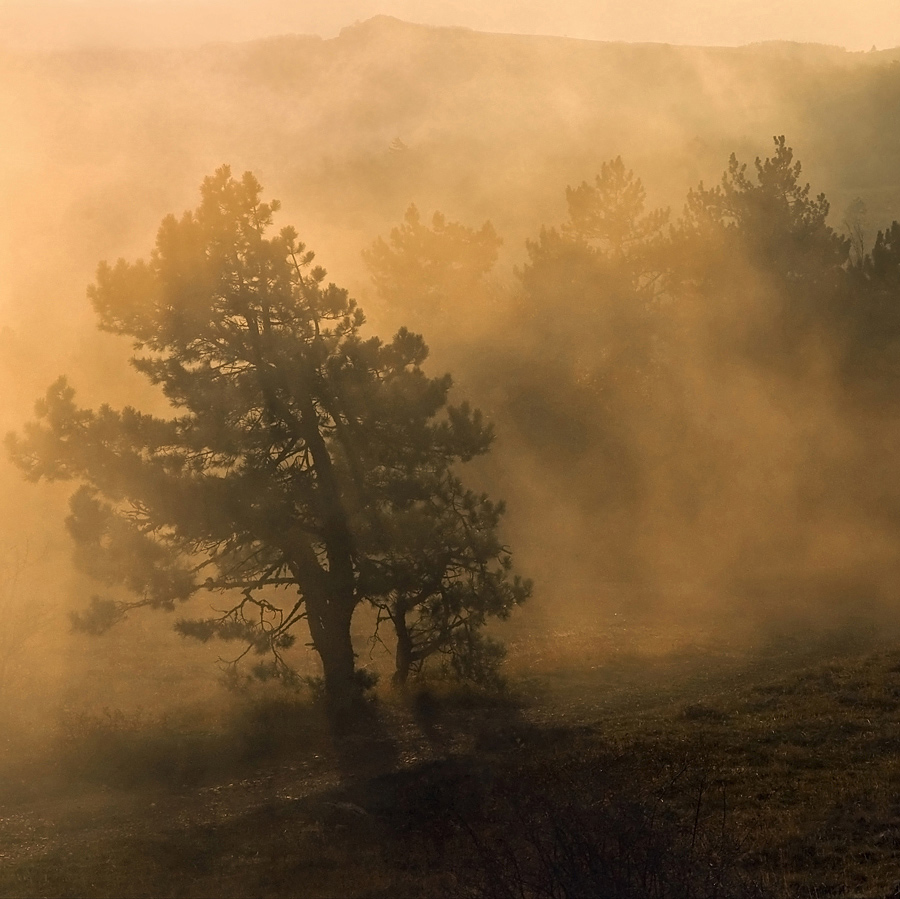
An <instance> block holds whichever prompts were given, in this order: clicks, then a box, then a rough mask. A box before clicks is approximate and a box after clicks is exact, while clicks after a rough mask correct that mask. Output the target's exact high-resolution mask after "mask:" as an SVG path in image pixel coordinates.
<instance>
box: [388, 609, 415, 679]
mask: <svg viewBox="0 0 900 899" xmlns="http://www.w3.org/2000/svg"><path fill="white" fill-rule="evenodd" d="M393 620H394V630H395V631H396V632H397V652H396V655H395V664H396V668H395V670H394V677H393V683H394V686H395V687H402V686H403V685H404V684H405V683H406V681H407V680H408V678H409V669H410V666H411V665H412V660H413V646H412V637H411V636H410V634H409V629H408V628H407V626H406V612H405V611H404V610H403V609H397V610H395V612H394V615H393Z"/></svg>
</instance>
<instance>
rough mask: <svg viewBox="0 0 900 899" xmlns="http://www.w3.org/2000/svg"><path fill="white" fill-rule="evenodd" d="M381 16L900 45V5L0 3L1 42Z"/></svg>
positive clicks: (350, 0) (673, 39)
mask: <svg viewBox="0 0 900 899" xmlns="http://www.w3.org/2000/svg"><path fill="white" fill-rule="evenodd" d="M379 13H382V14H387V15H393V16H397V17H398V18H401V19H406V20H408V21H414V22H422V23H427V24H436V25H462V26H467V27H470V28H474V29H477V30H484V31H506V32H519V33H530V34H554V35H568V36H569V37H580V38H589V39H592V40H613V41H657V42H666V43H681V44H707V45H709V44H713V45H735V44H744V43H751V42H754V41H762V40H791V41H813V42H818V43H829V44H836V45H839V46H844V47H847V48H848V49H854V50H868V49H869V48H870V47H872V46H873V45H875V46H877V47H878V48H879V49H886V48H889V47H895V46H898V45H900V0H630V2H629V0H555V2H553V3H547V2H546V0H343V2H342V0H337V2H335V0H332V2H328V0H0V42H3V43H5V44H7V45H10V44H14V45H15V44H21V45H24V46H29V47H50V46H71V45H78V46H84V45H91V44H111V43H115V44H125V45H129V46H142V45H154V46H160V45H166V44H169V45H181V46H183V45H190V44H196V43H202V42H205V41H214V40H244V39H252V38H257V37H264V36H267V35H272V34H284V33H291V32H299V33H306V34H319V35H321V36H323V37H332V36H334V35H335V34H337V33H338V32H339V31H340V29H341V28H342V27H344V26H346V25H352V24H353V23H354V22H355V21H358V20H362V19H367V18H370V17H372V16H374V15H378V14H379Z"/></svg>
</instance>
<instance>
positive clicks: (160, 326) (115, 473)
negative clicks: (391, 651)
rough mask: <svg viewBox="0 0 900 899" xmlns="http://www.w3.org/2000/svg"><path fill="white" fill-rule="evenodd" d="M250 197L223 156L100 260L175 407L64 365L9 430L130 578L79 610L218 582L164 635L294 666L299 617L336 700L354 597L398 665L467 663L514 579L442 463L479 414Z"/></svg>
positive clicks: (151, 370)
mask: <svg viewBox="0 0 900 899" xmlns="http://www.w3.org/2000/svg"><path fill="white" fill-rule="evenodd" d="M260 194H261V188H260V185H259V184H258V182H257V181H256V180H255V178H254V177H253V176H252V175H251V174H250V173H247V174H245V175H244V176H243V178H242V179H241V180H235V179H233V178H232V177H231V175H230V171H229V169H228V168H227V167H224V168H221V169H219V170H218V171H217V172H216V174H215V175H214V176H212V177H209V178H207V179H206V180H205V181H204V183H203V186H202V190H201V197H202V199H201V203H200V206H199V207H198V209H197V210H196V211H195V212H188V213H185V214H184V216H183V217H182V218H181V219H176V218H175V217H173V216H169V217H168V218H166V219H165V220H164V221H163V223H162V226H161V227H160V230H159V233H158V236H157V241H156V248H155V250H154V251H153V253H152V255H151V256H150V259H149V261H147V262H144V261H140V262H137V263H134V264H129V263H126V262H125V261H122V260H120V261H119V262H118V263H117V264H116V265H115V266H109V265H107V264H105V263H104V264H102V265H101V266H100V268H99V270H98V273H97V281H96V284H95V285H93V286H92V287H91V289H90V292H89V293H90V297H91V299H92V301H93V305H94V308H95V310H96V312H97V314H98V316H99V319H100V327H101V328H102V329H104V330H107V331H110V332H112V333H115V334H120V335H125V336H128V337H130V338H132V340H133V342H134V347H135V349H136V350H138V351H141V353H142V354H140V355H137V356H136V357H135V358H133V360H132V363H133V365H134V366H135V367H136V368H137V370H138V371H139V372H141V373H142V374H143V375H145V376H146V377H147V378H148V379H149V381H150V382H151V383H152V384H153V385H156V386H158V387H160V388H161V389H162V391H163V393H164V395H165V397H166V399H167V400H168V402H169V403H170V405H171V406H172V407H173V410H174V412H175V415H174V417H171V418H160V417H157V416H154V415H149V414H143V413H141V412H138V411H137V410H135V409H133V408H125V409H123V410H122V411H115V410H113V409H111V408H109V407H108V406H102V407H100V409H98V410H97V411H96V412H95V411H90V410H86V409H81V408H79V407H78V406H77V405H76V404H75V399H74V392H73V390H72V389H71V388H70V387H69V386H68V385H67V383H66V382H65V380H64V379H60V380H59V381H58V382H57V383H56V384H54V385H53V386H52V387H51V388H50V389H49V391H48V392H47V395H46V397H45V398H44V399H43V400H41V401H40V402H39V403H38V405H37V410H36V411H37V420H36V421H35V422H33V423H30V424H28V425H26V427H25V430H24V433H23V435H22V436H15V435H10V437H9V438H8V445H9V448H10V451H11V455H12V458H13V460H14V461H15V462H16V463H17V464H18V465H19V466H20V467H21V468H22V469H23V471H24V472H25V474H26V475H27V477H29V478H30V479H32V480H38V479H42V478H44V479H48V480H53V479H74V480H78V481H81V482H82V486H81V487H79V489H78V490H77V491H76V492H75V494H74V496H73V497H72V500H71V515H70V517H69V519H68V525H69V529H70V531H71V533H72V535H73V537H74V538H75V541H76V546H77V554H78V558H79V560H80V562H81V564H82V566H83V567H84V568H85V569H87V570H88V571H89V572H90V573H91V574H92V575H94V576H95V577H96V578H98V579H99V580H100V581H102V582H105V583H106V584H108V585H124V586H125V587H127V588H128V589H129V590H130V591H131V592H132V593H134V594H137V597H136V598H134V599H131V600H128V601H121V600H120V601H113V600H101V599H95V601H94V604H93V607H92V609H91V611H90V612H89V613H88V614H87V615H85V616H83V617H82V618H81V624H82V626H84V627H86V628H88V629H95V630H96V629H102V628H103V627H105V626H108V625H109V624H110V623H111V622H112V621H114V620H115V619H116V618H118V617H120V616H121V615H122V614H124V613H125V612H127V611H128V610H129V609H132V608H135V607H138V606H152V607H156V608H165V609H171V608H173V607H174V606H175V604H176V603H178V602H179V601H183V600H186V599H188V598H189V597H191V596H194V595H195V594H197V593H198V591H201V590H208V591H213V592H217V593H218V592H221V593H223V594H225V595H226V596H232V597H234V598H233V599H232V600H230V601H228V602H227V608H226V610H225V611H223V612H221V614H219V615H217V616H216V617H213V618H206V619H202V620H185V621H181V622H179V624H178V629H179V630H180V631H181V632H182V633H183V634H185V635H189V636H193V637H196V638H199V639H201V640H207V639H209V638H211V637H219V638H223V639H233V640H241V641H244V642H245V643H246V645H247V650H248V651H250V650H255V651H256V652H258V653H260V654H267V653H268V654H270V656H271V661H270V662H268V663H266V664H264V665H263V666H261V667H260V669H259V672H260V673H261V674H264V675H265V674H268V675H290V669H289V668H288V666H287V664H286V663H285V661H284V659H283V656H282V653H283V651H284V650H285V649H286V648H287V647H289V646H290V645H291V644H292V642H293V641H294V639H295V628H296V626H297V625H298V624H299V622H300V621H301V620H303V619H305V620H306V621H307V622H308V625H309V631H310V634H311V637H312V645H313V646H314V648H315V650H316V651H317V652H318V654H319V656H320V657H321V660H322V666H323V669H324V677H325V688H326V691H327V695H328V696H329V698H330V699H331V700H332V702H333V703H334V704H335V705H336V706H338V707H344V706H346V705H348V704H352V702H353V700H354V699H355V697H358V696H359V695H360V692H361V683H360V677H359V675H358V672H357V670H356V668H355V662H354V650H353V646H352V641H351V635H350V622H351V617H352V615H353V613H354V610H355V609H356V608H357V607H358V606H359V604H360V603H363V602H371V603H374V604H375V605H377V606H378V607H379V608H382V609H384V610H386V611H387V613H388V614H389V615H390V616H391V617H392V619H393V620H394V621H395V622H396V623H401V622H403V621H406V627H407V630H408V631H409V632H410V634H411V636H410V644H409V647H408V652H407V658H406V659H405V660H401V663H402V664H401V671H402V673H403V674H404V675H405V673H406V672H407V671H408V669H409V666H410V664H412V663H413V662H415V661H418V660H421V659H422V658H424V656H425V655H426V654H427V653H428V652H433V651H438V650H440V651H443V652H447V653H450V654H451V655H452V656H454V657H456V658H457V659H458V660H459V665H460V666H461V667H463V668H464V667H465V660H464V659H463V657H464V656H465V654H466V651H467V649H466V643H467V641H468V643H469V644H470V645H471V646H476V644H477V640H476V638H475V637H474V632H475V631H476V630H477V628H478V627H479V626H480V624H482V623H483V622H484V620H485V617H486V616H487V615H491V614H495V615H501V616H502V615H506V614H508V612H509V610H510V609H511V608H512V607H513V606H514V605H515V604H516V603H517V602H520V601H521V600H523V599H524V598H525V596H526V595H527V593H528V587H527V585H526V584H523V583H522V582H520V581H519V580H518V578H512V577H511V576H510V574H509V553H508V551H507V550H506V549H505V548H504V547H503V546H502V545H501V544H500V542H499V540H498V539H497V536H496V527H497V525H498V522H499V518H500V514H501V512H502V508H501V507H500V506H498V505H495V504H493V503H491V502H490V501H489V500H488V499H487V497H485V496H479V495H475V494H473V493H471V492H470V491H467V490H465V489H464V488H463V487H462V485H461V483H460V482H459V480H458V478H457V477H456V475H455V474H454V472H453V466H454V464H455V463H456V462H457V461H459V460H467V459H470V458H472V457H473V456H477V455H479V454H482V453H485V452H486V451H487V450H488V448H489V446H490V444H491V440H492V431H491V428H490V427H489V426H487V425H486V424H485V423H484V422H483V420H482V416H481V414H480V413H479V412H478V411H474V410H472V409H470V408H469V407H468V406H467V405H465V404H463V405H461V406H450V405H448V403H447V398H448V391H449V389H450V386H451V380H450V377H449V376H444V377H440V378H429V377H427V376H426V375H425V374H424V373H423V371H422V369H421V365H422V363H423V362H424V360H425V358H426V356H427V352H428V350H427V347H426V346H425V344H424V342H423V340H422V338H421V337H420V336H418V335H415V334H412V333H410V332H408V331H407V330H405V329H401V330H400V331H399V332H398V333H397V335H396V336H395V337H394V339H393V340H392V341H391V342H390V343H382V341H380V340H379V339H378V338H375V337H371V338H368V339H363V337H362V336H361V335H360V329H361V327H362V325H363V315H362V312H361V311H360V310H359V309H358V308H357V305H356V303H355V301H354V300H352V299H351V298H350V297H349V296H348V294H347V292H346V291H345V290H342V289H340V288H338V287H336V286H335V285H333V284H329V285H328V286H325V281H324V279H325V271H324V270H323V269H321V268H319V267H313V265H312V263H313V254H312V253H311V252H308V251H307V250H306V248H305V246H304V245H303V244H302V243H300V242H299V241H298V239H297V234H296V232H295V231H294V230H293V229H292V228H284V229H283V230H282V231H281V232H280V234H279V235H278V236H276V237H267V236H266V231H267V229H268V228H269V226H270V225H271V222H272V214H273V213H274V212H275V211H276V210H277V208H278V204H277V203H276V202H272V203H269V204H267V203H263V202H261V200H260ZM279 589H281V590H288V591H291V592H292V593H293V594H294V595H293V597H292V598H290V599H289V600H287V601H284V600H280V599H279V593H278V590H279ZM410 619H412V620H410ZM398 632H399V630H398Z"/></svg>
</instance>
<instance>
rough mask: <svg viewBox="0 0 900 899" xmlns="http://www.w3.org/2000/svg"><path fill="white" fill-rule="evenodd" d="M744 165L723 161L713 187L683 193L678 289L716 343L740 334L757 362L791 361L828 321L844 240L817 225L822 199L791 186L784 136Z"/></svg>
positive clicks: (843, 262) (795, 181) (794, 181)
mask: <svg viewBox="0 0 900 899" xmlns="http://www.w3.org/2000/svg"><path fill="white" fill-rule="evenodd" d="M774 143H775V153H774V155H773V156H772V157H769V158H766V159H765V160H761V159H759V158H758V157H757V159H756V160H755V163H754V166H755V170H756V177H755V179H753V178H751V177H750V176H748V174H747V165H746V164H744V163H741V162H739V161H738V159H737V157H736V156H735V155H734V154H732V155H731V158H730V159H729V163H728V169H727V171H726V172H725V174H724V175H723V177H722V181H721V184H719V185H717V186H715V187H712V188H705V187H704V186H703V184H702V183H701V184H700V185H699V187H698V188H697V189H696V190H691V191H690V192H689V193H688V197H687V203H686V205H685V210H684V216H683V218H682V219H681V221H680V222H679V223H678V228H677V235H676V239H675V248H676V251H677V252H676V253H674V254H673V257H672V258H673V260H677V268H678V277H679V278H680V292H681V294H682V296H684V297H687V296H689V295H690V294H691V287H693V288H695V291H696V293H695V296H697V295H699V298H700V302H701V304H702V306H703V315H704V317H705V318H706V320H707V322H709V323H713V331H714V332H715V333H716V335H717V338H719V339H724V338H726V337H727V331H728V330H740V331H742V332H743V335H742V339H744V340H745V343H744V347H743V348H744V349H745V350H746V351H747V352H749V353H750V355H752V356H755V357H757V358H758V359H759V360H760V361H762V362H764V363H765V364H769V365H772V364H776V365H782V364H784V363H788V362H790V361H791V360H794V359H797V358H799V357H800V354H798V352H797V350H798V348H799V347H800V346H802V342H803V340H804V339H805V338H806V337H808V336H809V335H810V334H811V333H815V332H816V331H820V330H822V329H823V328H824V329H826V330H827V329H829V328H830V327H831V325H832V324H833V316H834V314H835V311H836V310H837V309H838V308H839V307H840V305H841V302H842V291H843V290H844V289H845V287H846V277H845V275H846V267H847V264H848V259H849V254H850V239H849V238H847V237H844V236H842V235H841V234H839V233H838V232H836V231H835V230H834V229H833V228H832V227H831V226H830V225H829V224H828V222H827V218H828V213H829V209H830V206H829V203H828V200H827V199H826V198H825V195H824V194H818V195H817V196H815V197H813V196H812V195H811V194H810V186H809V184H803V183H802V182H801V181H800V174H801V171H802V169H801V165H800V162H799V161H795V160H794V154H793V150H792V149H791V148H790V147H788V146H787V143H786V141H785V138H784V136H779V137H775V138H774Z"/></svg>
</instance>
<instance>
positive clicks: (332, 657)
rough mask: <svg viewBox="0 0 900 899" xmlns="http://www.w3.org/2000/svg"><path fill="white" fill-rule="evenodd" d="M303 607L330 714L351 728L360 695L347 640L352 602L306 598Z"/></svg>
mask: <svg viewBox="0 0 900 899" xmlns="http://www.w3.org/2000/svg"><path fill="white" fill-rule="evenodd" d="M342 600H343V601H342ZM306 607H307V615H308V620H309V630H310V634H311V635H312V640H313V646H314V647H315V650H316V652H318V654H319V658H321V660H322V671H323V675H324V679H325V697H326V700H327V702H328V707H329V710H330V711H331V712H333V713H334V714H335V715H336V716H337V717H338V718H339V719H340V720H341V722H342V723H343V724H344V725H351V724H352V720H351V719H352V717H353V715H354V713H355V712H356V711H357V710H358V709H359V706H360V702H361V700H362V692H363V691H362V687H361V684H360V682H359V679H358V678H357V676H356V655H355V653H354V652H353V641H352V639H351V636H350V621H351V619H352V617H353V607H354V604H353V602H352V599H347V598H343V597H335V598H329V599H326V598H324V597H313V596H308V597H307V602H306Z"/></svg>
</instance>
